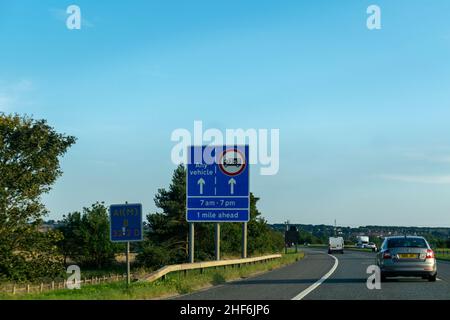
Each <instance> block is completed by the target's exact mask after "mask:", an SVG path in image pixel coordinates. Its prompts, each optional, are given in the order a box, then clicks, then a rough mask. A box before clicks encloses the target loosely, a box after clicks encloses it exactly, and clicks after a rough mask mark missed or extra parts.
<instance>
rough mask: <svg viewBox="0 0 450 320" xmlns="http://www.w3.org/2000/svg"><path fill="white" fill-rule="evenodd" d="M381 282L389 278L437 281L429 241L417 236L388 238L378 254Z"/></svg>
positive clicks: (434, 259)
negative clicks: (420, 278)
mask: <svg viewBox="0 0 450 320" xmlns="http://www.w3.org/2000/svg"><path fill="white" fill-rule="evenodd" d="M377 265H378V266H379V267H380V269H381V280H382V281H384V280H386V278H387V277H399V276H405V277H422V278H423V279H428V281H436V278H437V266H436V258H435V256H434V252H433V250H431V247H430V245H429V244H428V242H427V240H426V239H425V238H423V237H417V236H400V237H388V238H386V239H385V240H384V242H383V244H382V246H381V248H380V252H379V253H378V254H377Z"/></svg>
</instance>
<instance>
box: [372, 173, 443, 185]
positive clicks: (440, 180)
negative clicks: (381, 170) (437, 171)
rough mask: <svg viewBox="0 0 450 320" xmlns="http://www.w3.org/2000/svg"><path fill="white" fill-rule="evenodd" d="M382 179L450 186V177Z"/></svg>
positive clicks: (388, 176)
mask: <svg viewBox="0 0 450 320" xmlns="http://www.w3.org/2000/svg"><path fill="white" fill-rule="evenodd" d="M380 177H381V178H382V179H385V180H392V181H400V182H407V183H424V184H450V175H435V176H431V175H417V176H416V175H391V174H383V175H380Z"/></svg>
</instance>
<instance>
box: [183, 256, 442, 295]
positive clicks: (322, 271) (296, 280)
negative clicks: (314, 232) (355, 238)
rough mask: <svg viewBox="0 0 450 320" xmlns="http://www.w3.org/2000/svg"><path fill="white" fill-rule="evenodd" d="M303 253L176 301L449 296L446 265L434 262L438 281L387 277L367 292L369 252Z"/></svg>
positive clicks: (372, 259) (370, 260)
mask: <svg viewBox="0 0 450 320" xmlns="http://www.w3.org/2000/svg"><path fill="white" fill-rule="evenodd" d="M304 251H305V252H306V257H305V258H304V259H303V260H301V261H299V262H297V263H295V264H292V265H289V266H286V267H283V268H281V269H277V270H274V271H271V272H268V273H265V274H263V275H260V276H256V277H253V278H249V279H246V280H239V281H235V282H230V283H226V284H223V285H220V286H216V287H213V288H210V289H207V290H203V291H200V292H196V293H193V294H189V295H184V296H180V297H177V298H176V299H181V300H409V299H411V300H417V299H420V300H449V299H450V263H449V262H438V281H436V282H428V280H423V279H420V278H392V279H388V280H387V282H383V283H382V284H381V289H380V290H369V289H368V288H367V285H366V283H367V279H368V277H369V274H367V273H366V270H367V268H368V267H369V266H370V265H373V264H374V262H375V253H369V252H358V251H350V250H347V251H346V252H345V254H343V255H341V254H334V255H333V256H330V255H328V254H327V253H326V251H325V249H305V250H304Z"/></svg>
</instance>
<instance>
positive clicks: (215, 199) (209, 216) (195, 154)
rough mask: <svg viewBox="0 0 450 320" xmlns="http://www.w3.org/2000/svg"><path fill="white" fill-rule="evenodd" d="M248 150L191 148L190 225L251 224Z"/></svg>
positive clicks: (245, 147) (188, 208)
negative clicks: (204, 223)
mask: <svg viewBox="0 0 450 320" xmlns="http://www.w3.org/2000/svg"><path fill="white" fill-rule="evenodd" d="M248 160H249V148H248V146H191V147H189V149H188V164H187V172H186V177H187V179H186V188H187V190H186V208H187V209H186V219H187V221H188V222H248V221H249V220H250V186H249V179H250V174H249V173H250V168H249V161H248Z"/></svg>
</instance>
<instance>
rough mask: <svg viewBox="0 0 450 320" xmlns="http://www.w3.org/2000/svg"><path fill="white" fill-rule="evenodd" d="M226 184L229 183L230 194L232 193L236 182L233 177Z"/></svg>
mask: <svg viewBox="0 0 450 320" xmlns="http://www.w3.org/2000/svg"><path fill="white" fill-rule="evenodd" d="M228 184H229V185H230V188H231V189H230V194H234V185H235V184H236V180H234V179H233V178H231V179H230V180H229V181H228Z"/></svg>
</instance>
